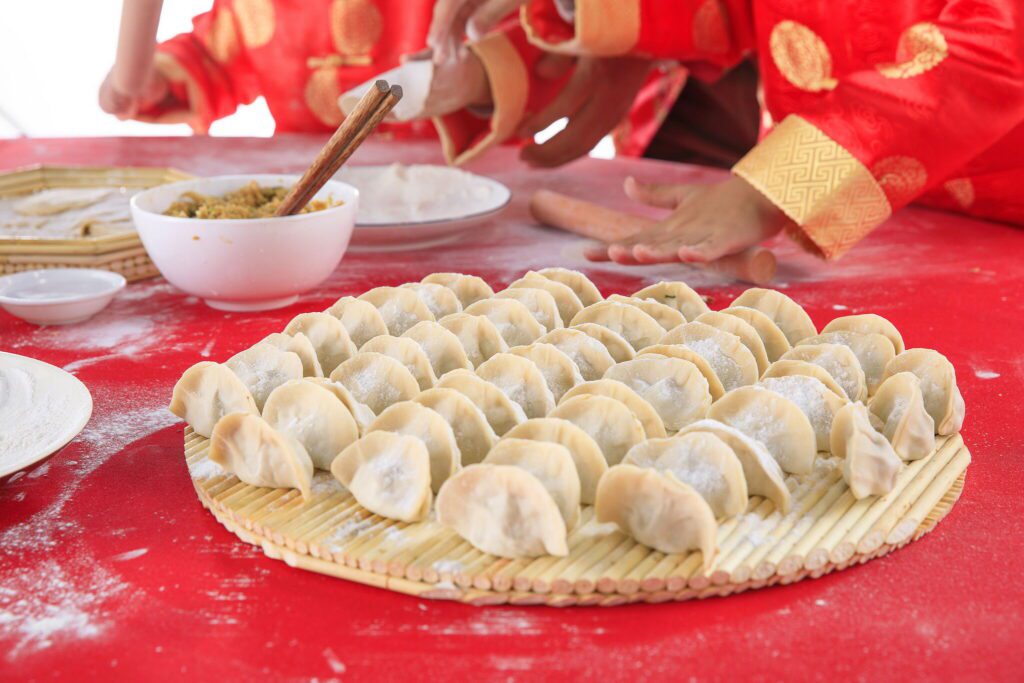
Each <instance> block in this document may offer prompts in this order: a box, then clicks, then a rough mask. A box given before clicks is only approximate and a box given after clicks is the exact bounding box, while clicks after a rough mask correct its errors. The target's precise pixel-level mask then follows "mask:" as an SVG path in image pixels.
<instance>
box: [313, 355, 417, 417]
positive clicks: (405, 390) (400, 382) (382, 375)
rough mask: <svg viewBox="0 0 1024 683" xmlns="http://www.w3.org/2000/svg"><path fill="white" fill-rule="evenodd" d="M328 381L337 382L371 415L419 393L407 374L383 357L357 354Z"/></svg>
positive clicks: (404, 369)
mask: <svg viewBox="0 0 1024 683" xmlns="http://www.w3.org/2000/svg"><path fill="white" fill-rule="evenodd" d="M331 381H333V382H340V383H341V384H343V385H344V386H345V388H346V389H348V390H349V391H350V392H352V395H353V396H354V397H355V399H356V400H357V401H359V402H360V403H365V404H366V405H367V406H369V408H370V410H372V411H373V414H374V415H380V414H381V413H382V412H384V409H385V408H387V407H388V406H390V405H391V404H393V403H398V402H399V401H408V400H409V399H411V398H412V397H413V396H415V395H416V394H418V393H419V391H420V385H419V382H417V381H416V378H415V377H413V375H412V373H411V372H409V370H408V369H407V368H406V367H405V366H404V365H402V364H401V363H399V362H398V361H397V360H395V359H394V358H391V357H390V356H385V355H384V354H383V353H373V352H370V351H367V352H366V353H362V352H360V353H357V354H356V355H355V356H353V357H352V358H349V359H348V360H347V361H345V362H344V363H342V364H341V365H339V366H338V367H337V368H335V369H334V372H332V373H331Z"/></svg>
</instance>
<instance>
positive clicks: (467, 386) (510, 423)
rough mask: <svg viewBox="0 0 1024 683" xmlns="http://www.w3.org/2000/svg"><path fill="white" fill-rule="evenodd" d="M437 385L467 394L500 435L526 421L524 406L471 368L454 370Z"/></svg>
mask: <svg viewBox="0 0 1024 683" xmlns="http://www.w3.org/2000/svg"><path fill="white" fill-rule="evenodd" d="M437 386H438V387H441V388H445V389H454V390H455V391H458V392H459V393H460V394H462V395H463V396H466V397H467V398H468V399H469V400H470V401H472V402H473V404H474V405H475V406H477V407H478V408H480V410H481V411H483V413H484V416H485V417H486V418H487V423H488V424H490V425H491V429H493V430H494V433H495V434H497V435H498V436H501V435H502V434H504V433H505V432H507V431H508V430H510V429H512V428H513V427H515V426H516V425H517V424H519V423H520V422H526V413H524V412H523V409H522V407H521V406H520V405H519V404H518V403H516V402H515V401H513V400H512V399H510V398H509V397H508V396H507V395H506V394H505V392H503V391H502V390H501V389H499V388H498V387H496V386H494V385H493V384H491V383H490V382H488V381H487V380H485V379H482V378H480V377H478V376H477V375H476V374H474V373H473V372H472V371H470V370H452V371H451V372H449V373H448V374H447V375H445V376H444V377H442V378H441V379H440V380H438V382H437Z"/></svg>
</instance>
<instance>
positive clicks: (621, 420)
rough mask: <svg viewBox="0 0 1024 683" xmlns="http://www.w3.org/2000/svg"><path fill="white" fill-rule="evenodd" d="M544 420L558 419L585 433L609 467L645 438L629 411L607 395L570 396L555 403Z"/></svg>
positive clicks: (641, 426)
mask: <svg viewBox="0 0 1024 683" xmlns="http://www.w3.org/2000/svg"><path fill="white" fill-rule="evenodd" d="M548 417H549V418H561V419H563V420H566V421H568V422H571V423H573V424H574V425H576V426H577V427H579V428H580V429H582V430H583V431H584V432H586V433H587V434H588V435H589V436H590V438H592V439H593V440H594V443H596V444H597V446H598V448H600V449H601V453H602V454H603V455H604V459H605V461H606V462H607V463H608V464H609V465H617V464H619V462H621V461H622V458H623V457H624V456H625V455H626V453H627V452H629V449H630V448H632V447H633V446H635V445H637V444H638V443H640V442H641V441H643V440H644V439H646V438H647V435H646V433H645V432H644V426H643V425H642V424H641V423H640V420H638V419H637V417H636V415H634V414H633V411H632V410H630V409H629V408H627V407H626V404H625V403H622V402H621V401H618V400H616V399H614V398H610V397H608V396H599V395H597V394H587V395H581V396H574V397H572V398H570V399H567V400H565V401H562V402H561V403H559V404H558V406H557V407H556V408H555V409H554V410H552V411H551V412H550V413H548Z"/></svg>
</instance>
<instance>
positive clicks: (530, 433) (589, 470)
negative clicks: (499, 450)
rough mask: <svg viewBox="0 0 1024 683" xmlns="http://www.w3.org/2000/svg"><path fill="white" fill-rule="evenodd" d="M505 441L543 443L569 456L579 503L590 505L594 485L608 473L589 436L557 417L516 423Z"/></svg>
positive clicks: (594, 492)
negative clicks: (573, 469)
mask: <svg viewBox="0 0 1024 683" xmlns="http://www.w3.org/2000/svg"><path fill="white" fill-rule="evenodd" d="M504 438H505V439H526V440H528V441H543V442H548V443H557V444H559V445H560V446H564V447H565V448H566V450H568V451H569V455H571V456H572V461H573V464H574V465H575V467H576V474H577V475H578V476H579V480H580V502H582V503H583V504H585V505H590V504H592V503H593V502H594V496H595V495H596V494H597V482H598V481H600V479H601V477H602V476H603V475H604V473H605V472H606V471H607V470H608V463H607V462H606V461H605V459H604V454H603V453H602V452H601V448H600V446H598V445H597V442H596V441H594V440H593V439H592V438H591V437H590V435H589V434H587V433H586V432H585V431H583V430H582V429H580V428H579V427H577V426H576V425H574V424H573V423H572V422H569V421H568V420H561V419H558V418H557V417H537V418H533V419H532V420H527V421H526V422H523V423H522V424H518V425H516V426H515V427H513V428H512V429H510V430H509V431H508V433H507V434H506V435H505V437H504Z"/></svg>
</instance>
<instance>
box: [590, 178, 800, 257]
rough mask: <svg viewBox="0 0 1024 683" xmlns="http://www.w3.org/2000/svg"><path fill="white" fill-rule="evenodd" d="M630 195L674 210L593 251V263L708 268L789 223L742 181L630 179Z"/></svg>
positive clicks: (627, 187) (775, 232)
mask: <svg viewBox="0 0 1024 683" xmlns="http://www.w3.org/2000/svg"><path fill="white" fill-rule="evenodd" d="M625 190H626V194H627V195H629V197H630V198H631V199H633V200H635V201H638V202H643V203H644V204H649V205H651V206H658V207H663V208H671V209H673V211H672V213H671V214H670V215H669V216H668V217H666V218H665V219H664V220H661V221H658V222H657V223H656V224H654V225H653V226H651V227H650V228H648V229H646V230H644V231H642V232H639V233H637V234H635V235H631V236H630V237H628V238H626V239H623V240H619V241H617V242H613V243H611V244H608V245H601V246H597V247H594V248H592V249H589V250H588V251H587V252H586V256H587V258H588V259H590V260H592V261H607V260H609V259H610V260H612V261H615V262H617V263H625V264H642V263H671V262H674V261H683V262H693V263H706V262H708V261H714V260H716V259H719V258H721V257H723V256H726V255H728V254H735V253H737V252H740V251H743V250H744V249H746V248H747V247H750V246H753V245H755V244H758V243H760V242H762V241H764V240H766V239H768V238H769V237H772V236H774V235H775V234H777V233H778V232H779V231H780V230H781V229H782V227H783V226H784V225H785V224H786V221H787V220H788V218H786V215H785V214H784V213H782V211H780V210H779V209H778V208H777V207H776V206H775V205H774V204H772V203H771V202H770V201H768V199H767V198H765V196H764V195H762V194H761V193H760V192H758V191H757V190H755V189H754V188H753V187H751V186H750V185H749V184H748V183H747V182H746V181H745V180H743V179H742V178H738V177H732V178H730V179H729V180H726V181H724V182H720V183H714V184H711V185H688V184H673V185H661V184H650V185H645V184H641V183H639V182H637V181H636V180H634V179H633V178H627V179H626V183H625Z"/></svg>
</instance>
